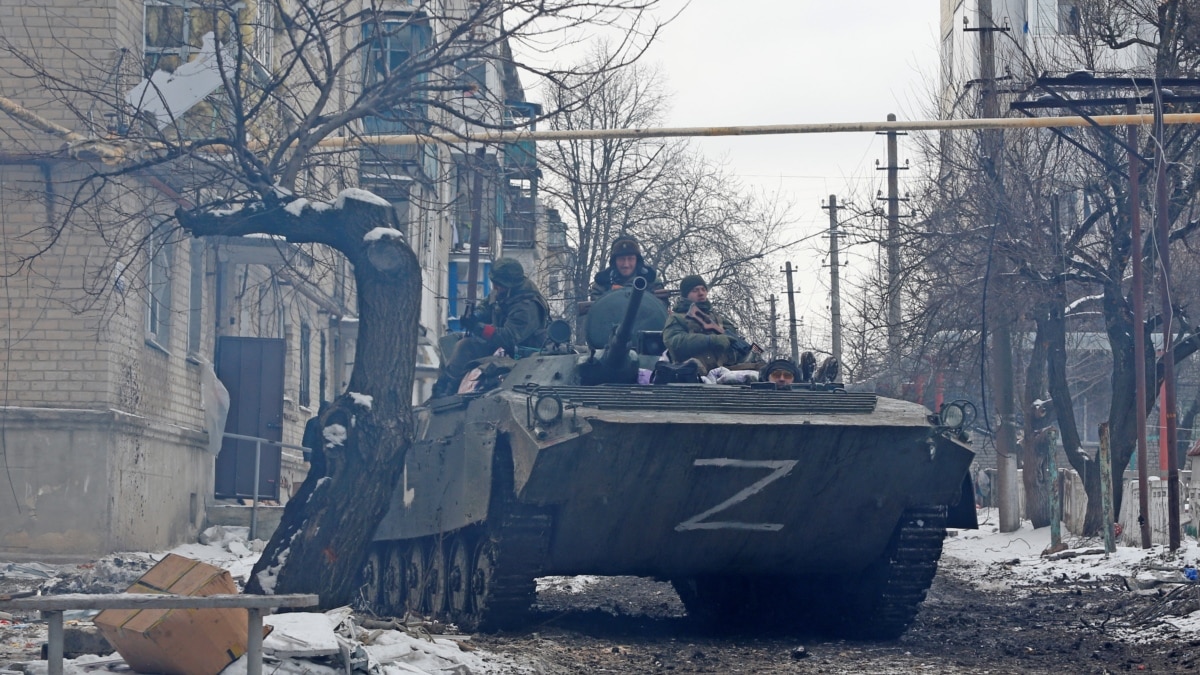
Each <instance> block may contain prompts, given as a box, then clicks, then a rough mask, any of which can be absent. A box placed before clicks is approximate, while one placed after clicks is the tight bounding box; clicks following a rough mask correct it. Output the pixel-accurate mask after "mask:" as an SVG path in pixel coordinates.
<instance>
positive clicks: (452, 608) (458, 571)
mask: <svg viewBox="0 0 1200 675" xmlns="http://www.w3.org/2000/svg"><path fill="white" fill-rule="evenodd" d="M446 602H447V612H448V614H449V616H450V620H451V621H453V622H454V623H457V624H458V625H459V627H460V628H463V629H464V630H474V629H475V626H469V627H468V626H466V625H465V624H466V622H467V621H468V620H469V619H470V612H471V547H470V540H469V539H468V536H467V533H466V532H461V531H460V532H457V533H455V534H454V535H453V536H452V537H451V538H450V551H449V554H448V555H447V556H446Z"/></svg>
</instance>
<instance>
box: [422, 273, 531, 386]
mask: <svg viewBox="0 0 1200 675" xmlns="http://www.w3.org/2000/svg"><path fill="white" fill-rule="evenodd" d="M488 278H490V279H491V280H492V285H493V289H492V292H491V294H489V295H488V297H487V298H486V299H485V300H484V301H483V302H481V303H480V304H479V307H478V308H477V309H475V311H473V312H467V313H464V315H463V316H462V317H461V318H460V320H461V321H462V325H463V329H464V330H465V331H466V332H467V337H464V338H463V339H461V340H459V341H458V343H457V344H455V345H454V351H453V353H452V354H451V355H450V358H449V359H448V360H446V361H445V362H444V363H443V364H442V372H441V373H440V375H439V376H438V379H437V382H436V383H434V385H433V396H434V398H438V397H441V396H449V395H451V394H454V393H456V392H457V391H458V386H459V383H460V382H462V379H463V376H464V375H466V374H467V371H468V365H469V364H470V363H471V362H472V361H474V360H476V359H481V358H483V357H485V356H490V355H491V354H494V353H495V352H496V350H497V349H500V348H503V349H504V351H505V352H506V353H507V354H508V355H509V356H511V357H513V358H516V357H517V356H519V354H518V353H517V349H518V348H519V347H531V348H534V349H540V348H541V347H542V346H543V345H545V343H546V324H548V323H549V320H550V305H549V304H547V302H546V299H545V298H544V297H542V294H541V292H540V291H538V289H537V287H535V286H534V285H533V283H532V282H531V281H529V280H528V279H526V278H525V268H524V267H522V266H521V263H520V262H518V261H516V260H513V259H512V258H500V259H499V260H497V261H496V262H494V263H492V269H491V271H490V272H489V273H488Z"/></svg>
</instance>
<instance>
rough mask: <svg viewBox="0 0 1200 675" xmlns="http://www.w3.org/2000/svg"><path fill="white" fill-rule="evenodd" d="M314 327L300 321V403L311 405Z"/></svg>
mask: <svg viewBox="0 0 1200 675" xmlns="http://www.w3.org/2000/svg"><path fill="white" fill-rule="evenodd" d="M311 349H312V329H310V328H309V327H308V324H307V323H306V322H303V321H302V322H300V405H302V406H304V407H306V408H307V407H309V406H310V405H311V404H312V373H311V372H309V371H310V370H311V368H312V366H311V362H312V358H311V357H310V356H309V352H310V350H311Z"/></svg>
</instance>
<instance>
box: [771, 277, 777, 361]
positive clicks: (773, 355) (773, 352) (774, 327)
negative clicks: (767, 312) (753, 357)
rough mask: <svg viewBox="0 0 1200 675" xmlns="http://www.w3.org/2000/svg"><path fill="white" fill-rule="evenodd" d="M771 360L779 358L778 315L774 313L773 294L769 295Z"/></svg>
mask: <svg viewBox="0 0 1200 675" xmlns="http://www.w3.org/2000/svg"><path fill="white" fill-rule="evenodd" d="M771 358H772V359H777V358H779V315H778V314H776V313H775V294H774V293H772V294H771Z"/></svg>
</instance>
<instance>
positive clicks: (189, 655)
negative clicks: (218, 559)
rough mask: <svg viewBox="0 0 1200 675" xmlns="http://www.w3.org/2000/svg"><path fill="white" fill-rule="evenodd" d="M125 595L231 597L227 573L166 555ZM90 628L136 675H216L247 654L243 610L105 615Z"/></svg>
mask: <svg viewBox="0 0 1200 675" xmlns="http://www.w3.org/2000/svg"><path fill="white" fill-rule="evenodd" d="M126 592H128V593H174V594H177V595H195V596H204V595H230V594H236V593H237V592H238V591H237V586H236V585H234V583H233V578H232V577H230V576H229V572H226V571H225V570H223V569H221V568H219V567H213V566H212V565H208V564H206V563H202V562H200V561H198V560H192V559H190V558H185V557H183V556H178V555H175V554H173V553H168V554H167V557H166V558H164V559H163V560H162V561H161V562H159V563H158V564H157V565H155V566H154V567H152V568H151V569H150V571H148V572H146V573H145V574H144V575H142V577H141V578H140V579H138V581H137V582H136V583H134V584H133V585H132V586H130V587H129V589H128V591H126ZM92 622H93V623H94V624H95V625H96V626H97V627H98V628H99V629H100V632H101V633H102V634H103V635H104V637H105V638H106V639H107V640H108V641H109V642H110V643H112V646H113V647H114V648H115V649H116V650H117V652H118V653H119V654H120V655H121V657H122V658H123V659H125V662H126V663H128V664H129V667H130V668H132V669H133V670H135V671H137V672H139V673H161V674H162V675H217V673H219V672H221V671H222V670H223V669H224V668H225V666H228V665H229V664H230V663H233V662H234V661H236V660H237V659H238V658H240V657H241V656H242V654H245V653H246V633H247V630H248V624H249V618H248V614H247V612H246V610H245V609H106V610H104V611H103V612H101V613H100V614H98V615H97V616H96V618H95V619H93V620H92Z"/></svg>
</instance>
